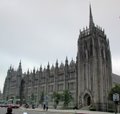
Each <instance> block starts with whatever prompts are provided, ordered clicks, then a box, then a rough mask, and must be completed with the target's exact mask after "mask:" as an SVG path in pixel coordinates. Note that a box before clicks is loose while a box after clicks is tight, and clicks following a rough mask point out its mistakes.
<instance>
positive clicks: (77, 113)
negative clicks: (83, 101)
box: [0, 107, 120, 114]
mask: <svg viewBox="0 0 120 114" xmlns="http://www.w3.org/2000/svg"><path fill="white" fill-rule="evenodd" d="M6 112H7V108H0V114H6ZM23 112H27V114H114V113H109V112H99V111H87V110H55V109H49V110H48V111H43V109H40V108H36V109H25V108H22V107H21V108H19V109H13V114H23ZM117 114H120V113H117Z"/></svg>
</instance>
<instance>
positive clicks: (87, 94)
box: [3, 7, 112, 110]
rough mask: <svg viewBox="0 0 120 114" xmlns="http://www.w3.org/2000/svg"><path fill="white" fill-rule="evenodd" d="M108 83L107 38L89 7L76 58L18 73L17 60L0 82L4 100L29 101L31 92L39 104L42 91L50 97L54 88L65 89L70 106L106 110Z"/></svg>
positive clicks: (109, 66)
mask: <svg viewBox="0 0 120 114" xmlns="http://www.w3.org/2000/svg"><path fill="white" fill-rule="evenodd" d="M111 86H112V67H111V52H110V46H109V40H108V39H107V37H106V35H105V33H104V30H102V28H100V27H98V26H96V25H95V24H94V21H93V17H92V11H91V7H90V20H89V27H88V28H86V29H84V30H83V31H80V35H79V39H78V52H77V59H76V61H74V60H71V62H70V63H69V62H68V59H67V58H66V60H65V63H64V64H63V63H61V64H60V65H58V61H56V64H55V66H51V67H50V65H49V63H48V65H47V68H44V69H42V67H40V69H39V70H37V71H36V70H35V69H33V71H32V72H29V70H28V71H27V73H24V74H23V73H22V67H21V62H20V64H19V67H18V70H17V71H15V70H14V69H13V68H12V67H10V69H9V70H8V73H7V77H6V80H5V85H4V93H3V96H4V98H5V99H10V98H13V97H18V98H22V100H25V101H26V102H30V99H31V96H33V95H34V99H35V102H36V103H37V104H39V100H40V95H41V93H42V92H44V94H46V95H48V96H49V104H50V103H52V100H51V98H50V96H51V95H52V93H53V92H54V91H57V92H59V93H61V92H63V90H65V89H68V90H69V91H70V92H71V94H72V96H73V98H74V101H73V102H72V103H71V104H70V106H72V107H74V106H76V105H77V107H78V108H82V107H85V106H89V105H93V106H94V107H95V108H96V109H97V110H107V108H108V104H109V103H108V92H109V90H110V89H111Z"/></svg>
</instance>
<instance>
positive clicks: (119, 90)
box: [108, 84, 120, 101]
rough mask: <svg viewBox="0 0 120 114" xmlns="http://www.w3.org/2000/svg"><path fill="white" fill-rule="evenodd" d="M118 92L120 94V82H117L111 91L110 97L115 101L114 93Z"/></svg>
mask: <svg viewBox="0 0 120 114" xmlns="http://www.w3.org/2000/svg"><path fill="white" fill-rule="evenodd" d="M114 93H118V94H119V95H120V84H116V85H115V86H114V87H113V88H112V89H111V90H110V92H109V95H108V99H109V100H112V101H113V94H114Z"/></svg>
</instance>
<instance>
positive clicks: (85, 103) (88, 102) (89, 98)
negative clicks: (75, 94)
mask: <svg viewBox="0 0 120 114" xmlns="http://www.w3.org/2000/svg"><path fill="white" fill-rule="evenodd" d="M90 104H91V97H90V95H89V94H85V96H84V105H85V106H89V105H90Z"/></svg>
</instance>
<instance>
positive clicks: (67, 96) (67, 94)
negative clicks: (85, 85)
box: [62, 90, 73, 108]
mask: <svg viewBox="0 0 120 114" xmlns="http://www.w3.org/2000/svg"><path fill="white" fill-rule="evenodd" d="M62 100H63V101H64V108H67V107H68V104H69V103H70V102H71V101H72V100H73V97H72V95H71V93H70V91H69V90H64V91H63V95H62Z"/></svg>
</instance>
